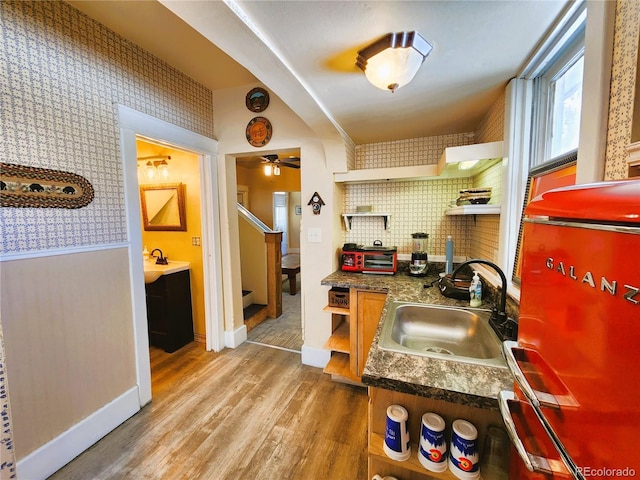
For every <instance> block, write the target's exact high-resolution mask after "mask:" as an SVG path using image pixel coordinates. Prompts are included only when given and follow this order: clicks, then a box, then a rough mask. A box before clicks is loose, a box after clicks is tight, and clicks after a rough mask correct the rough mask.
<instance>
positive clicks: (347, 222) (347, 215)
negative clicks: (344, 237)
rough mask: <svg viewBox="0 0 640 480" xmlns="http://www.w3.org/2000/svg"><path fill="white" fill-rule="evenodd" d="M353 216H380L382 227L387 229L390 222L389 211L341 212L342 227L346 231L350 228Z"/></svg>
mask: <svg viewBox="0 0 640 480" xmlns="http://www.w3.org/2000/svg"><path fill="white" fill-rule="evenodd" d="M353 217H382V219H383V220H384V229H385V230H388V229H389V223H390V222H391V214H390V213H343V214H342V219H343V220H344V227H345V228H346V229H347V231H350V230H351V221H352V220H353Z"/></svg>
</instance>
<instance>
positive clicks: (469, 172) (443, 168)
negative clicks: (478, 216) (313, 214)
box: [334, 141, 503, 183]
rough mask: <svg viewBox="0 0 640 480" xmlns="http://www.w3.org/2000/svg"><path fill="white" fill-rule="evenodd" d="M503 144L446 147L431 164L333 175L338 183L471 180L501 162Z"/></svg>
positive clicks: (351, 171) (491, 143)
mask: <svg viewBox="0 0 640 480" xmlns="http://www.w3.org/2000/svg"><path fill="white" fill-rule="evenodd" d="M502 149H503V142H501V141H500V142H490V143H477V144H473V145H463V146H460V147H448V148H445V150H444V152H443V153H442V156H441V157H440V160H439V161H438V163H437V164H434V165H416V166H409V167H390V168H367V169H362V170H349V171H348V172H346V173H335V174H334V180H335V181H336V182H337V183H362V182H377V181H380V180H389V181H400V180H437V179H442V178H454V177H473V176H476V175H478V174H479V173H480V172H482V171H484V170H486V169H487V168H489V167H491V166H492V165H495V164H496V163H497V162H499V161H501V160H502V157H503V152H502Z"/></svg>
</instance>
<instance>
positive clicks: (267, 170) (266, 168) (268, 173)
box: [264, 163, 272, 177]
mask: <svg viewBox="0 0 640 480" xmlns="http://www.w3.org/2000/svg"><path fill="white" fill-rule="evenodd" d="M271 172H272V167H271V164H270V163H267V164H266V165H265V166H264V174H265V175H266V176H267V177H270V176H271Z"/></svg>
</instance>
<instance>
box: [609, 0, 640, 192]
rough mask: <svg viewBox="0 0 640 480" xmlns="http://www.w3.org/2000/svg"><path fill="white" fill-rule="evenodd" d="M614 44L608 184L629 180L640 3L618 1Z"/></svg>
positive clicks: (610, 98) (635, 92)
mask: <svg viewBox="0 0 640 480" xmlns="http://www.w3.org/2000/svg"><path fill="white" fill-rule="evenodd" d="M614 31H615V34H614V41H613V69H612V71H611V92H610V94H609V95H610V96H609V126H608V129H607V149H606V154H605V180H617V179H621V178H627V176H628V165H627V159H628V157H629V153H628V152H627V149H626V148H627V146H628V145H629V144H630V143H631V130H632V127H631V126H632V122H633V106H634V98H635V95H640V92H639V91H638V88H637V86H636V85H635V81H636V68H637V58H638V55H639V53H638V36H639V33H640V2H639V1H638V0H619V1H618V3H617V5H616V23H615V30H614Z"/></svg>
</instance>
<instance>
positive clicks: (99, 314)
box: [0, 247, 136, 460]
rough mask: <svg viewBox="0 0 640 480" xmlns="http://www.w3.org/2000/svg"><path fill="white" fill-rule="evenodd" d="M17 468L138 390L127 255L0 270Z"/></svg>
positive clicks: (51, 259)
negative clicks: (127, 394)
mask: <svg viewBox="0 0 640 480" xmlns="http://www.w3.org/2000/svg"><path fill="white" fill-rule="evenodd" d="M0 266H1V269H0V272H1V273H0V275H1V277H0V278H1V282H0V295H1V297H2V304H1V307H0V308H1V314H2V329H3V333H4V341H5V349H6V363H7V376H8V380H9V381H8V383H9V394H10V397H11V409H12V414H13V427H14V435H15V436H14V445H15V448H16V457H17V459H18V460H20V459H21V458H23V457H24V456H26V455H27V454H29V453H31V452H33V451H34V450H36V449H37V448H39V447H41V446H42V445H44V444H45V443H47V442H49V441H51V440H53V439H54V438H55V437H57V436H58V435H60V434H61V433H63V432H64V431H66V430H68V429H69V428H70V427H72V426H73V425H74V424H76V423H78V422H79V421H80V420H82V419H84V418H86V417H88V416H89V415H91V414H92V413H94V412H95V411H97V410H98V409H100V408H102V407H104V406H105V405H106V404H108V403H109V402H111V401H112V400H113V399H115V398H116V397H118V396H119V395H121V394H122V393H124V392H125V391H127V390H129V389H130V388H131V387H132V386H135V385H136V369H135V368H136V364H135V353H134V338H133V319H132V315H133V314H132V307H131V291H130V290H131V281H130V276H129V256H128V249H127V248H126V247H122V248H114V249H107V250H99V251H92V252H83V253H70V254H66V255H56V256H47V257H37V258H28V259H21V260H12V261H5V262H2V264H1V265H0Z"/></svg>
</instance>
